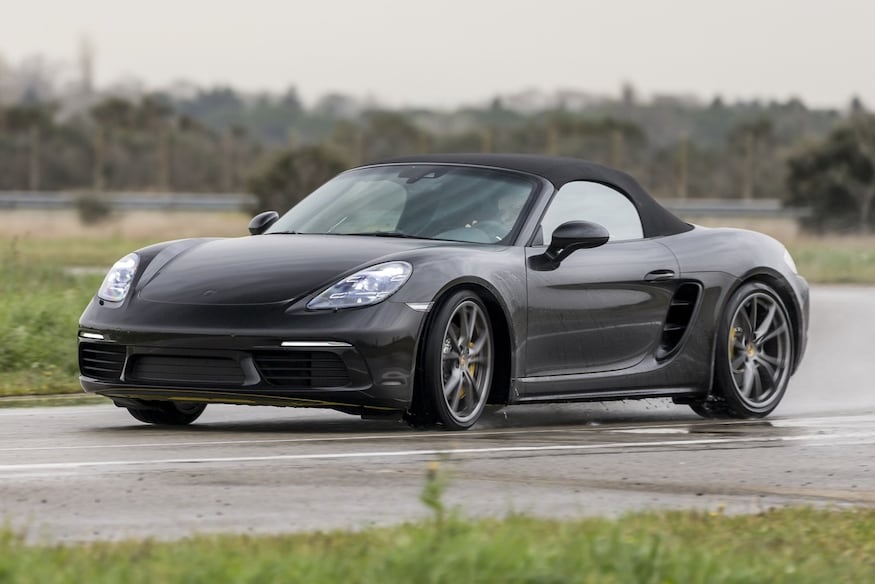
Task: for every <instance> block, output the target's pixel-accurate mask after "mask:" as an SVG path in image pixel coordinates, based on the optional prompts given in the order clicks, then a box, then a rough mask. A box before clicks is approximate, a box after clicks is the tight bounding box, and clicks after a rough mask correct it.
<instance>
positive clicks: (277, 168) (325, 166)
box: [249, 146, 347, 213]
mask: <svg viewBox="0 0 875 584" xmlns="http://www.w3.org/2000/svg"><path fill="white" fill-rule="evenodd" d="M346 167H347V164H346V162H345V161H344V160H343V159H342V158H340V157H339V156H338V155H336V154H335V153H334V152H332V151H330V150H328V149H327V148H324V147H322V146H302V147H301V148H296V149H293V150H287V151H285V152H283V153H282V154H280V155H279V156H277V157H276V158H275V159H274V160H273V161H272V162H271V164H270V165H269V166H268V167H267V168H266V169H265V170H264V171H263V172H261V173H259V174H257V175H256V176H254V177H253V178H252V179H251V180H250V182H249V189H250V190H251V191H252V193H253V194H255V196H256V198H257V200H258V202H257V205H258V208H257V209H255V210H254V211H266V210H274V211H279V212H280V213H282V212H284V211H286V210H287V209H288V208H290V207H292V206H293V205H295V204H296V203H297V202H298V201H300V200H301V199H303V198H304V197H306V196H307V195H309V194H310V193H311V192H313V191H314V190H316V189H317V188H318V187H320V186H321V185H322V183H324V182H325V181H327V180H328V179H330V178H332V177H334V176H335V175H336V174H338V173H340V172H341V171H343V170H344V169H345V168H346Z"/></svg>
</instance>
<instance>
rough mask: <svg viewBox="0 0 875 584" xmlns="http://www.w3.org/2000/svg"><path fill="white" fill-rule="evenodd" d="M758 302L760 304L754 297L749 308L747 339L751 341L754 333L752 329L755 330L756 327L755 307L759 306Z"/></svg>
mask: <svg viewBox="0 0 875 584" xmlns="http://www.w3.org/2000/svg"><path fill="white" fill-rule="evenodd" d="M759 302H760V301H759V298H757V297H756V296H754V297H753V300H752V301H751V307H750V335H749V338H751V340H753V339H752V337H753V331H754V329H756V326H757V305H758V304H759Z"/></svg>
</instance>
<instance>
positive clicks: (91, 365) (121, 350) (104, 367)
mask: <svg viewBox="0 0 875 584" xmlns="http://www.w3.org/2000/svg"><path fill="white" fill-rule="evenodd" d="M126 355H127V348H126V347H125V346H124V345H115V344H111V343H86V342H81V341H80V342H79V372H80V373H81V374H82V375H84V376H85V377H90V378H91V379H97V380H98V381H118V380H119V379H121V376H122V370H123V369H124V367H125V357H126Z"/></svg>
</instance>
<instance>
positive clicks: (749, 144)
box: [742, 129, 755, 201]
mask: <svg viewBox="0 0 875 584" xmlns="http://www.w3.org/2000/svg"><path fill="white" fill-rule="evenodd" d="M754 149H755V141H754V134H753V130H752V129H751V130H748V131H747V132H745V133H744V182H743V185H744V187H743V188H744V190H743V191H742V197H743V198H744V200H746V201H749V200H751V199H753V194H754V170H755V169H754V164H755V162H754Z"/></svg>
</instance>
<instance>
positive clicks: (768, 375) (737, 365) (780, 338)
mask: <svg viewBox="0 0 875 584" xmlns="http://www.w3.org/2000/svg"><path fill="white" fill-rule="evenodd" d="M794 350H795V347H794V346H793V330H792V323H791V321H790V318H789V315H788V313H787V308H786V307H785V306H784V302H783V301H782V300H781V297H780V296H778V294H777V293H776V292H775V291H774V290H773V289H772V288H770V287H769V286H767V285H766V284H763V283H762V282H748V283H746V284H743V285H742V286H741V287H740V288H739V289H738V290H736V291H735V293H734V294H733V295H732V296H731V297H730V299H729V302H727V304H726V308H725V310H724V312H723V316H722V317H721V319H720V326H719V327H718V331H717V343H716V351H715V357H714V358H715V363H714V389H713V391H712V395H711V397H709V398H708V400H706V401H704V402H698V403H697V404H695V406H696V407H693V405H694V404H691V407H693V411H696V413H698V414H700V415H702V414H703V413H704V414H705V417H730V418H762V417H765V416H767V415H769V414H770V413H771V412H772V411H773V410H774V409H775V408H776V407H778V404H779V403H781V399H782V398H783V397H784V392H785V391H786V389H787V383H788V382H789V380H790V372H791V370H792V366H793V357H794ZM700 410H701V411H700Z"/></svg>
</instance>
